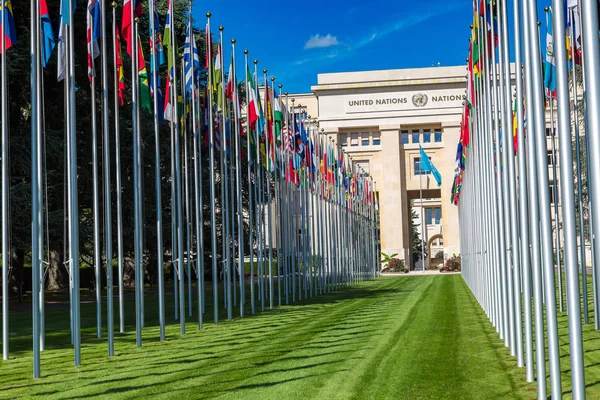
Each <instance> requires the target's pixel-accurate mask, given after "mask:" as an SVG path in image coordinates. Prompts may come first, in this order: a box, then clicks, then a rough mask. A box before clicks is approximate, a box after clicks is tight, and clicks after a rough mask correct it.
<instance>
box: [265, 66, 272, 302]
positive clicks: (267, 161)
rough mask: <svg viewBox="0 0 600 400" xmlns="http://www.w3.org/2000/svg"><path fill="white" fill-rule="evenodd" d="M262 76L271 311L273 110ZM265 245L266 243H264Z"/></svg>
mask: <svg viewBox="0 0 600 400" xmlns="http://www.w3.org/2000/svg"><path fill="white" fill-rule="evenodd" d="M263 74H264V81H265V104H266V107H267V112H268V113H269V115H268V117H267V126H266V128H265V165H266V166H267V168H266V170H265V186H266V189H267V204H266V205H265V206H264V207H263V209H264V210H265V211H266V213H267V224H268V226H269V230H268V232H267V231H266V230H265V239H266V234H268V235H269V236H268V237H269V243H268V246H269V262H268V266H269V275H268V276H269V308H270V309H273V307H274V299H273V297H274V288H273V225H272V221H271V219H272V218H271V214H272V212H271V176H272V172H271V168H273V160H271V159H270V156H269V155H270V145H271V144H270V143H269V139H270V137H271V136H272V135H273V132H272V126H271V127H269V124H268V121H269V120H271V121H273V112H272V111H273V110H272V105H270V103H268V102H267V101H266V99H267V96H268V91H269V81H268V79H267V70H266V69H264V70H263ZM265 244H266V243H265ZM265 253H266V249H265Z"/></svg>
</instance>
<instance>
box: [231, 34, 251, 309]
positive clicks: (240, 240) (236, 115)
mask: <svg viewBox="0 0 600 400" xmlns="http://www.w3.org/2000/svg"><path fill="white" fill-rule="evenodd" d="M235 43H236V41H235V39H232V40H231V54H232V56H231V57H232V64H233V68H232V73H233V77H232V78H230V79H231V80H232V82H233V85H234V88H233V103H234V104H233V108H234V111H233V112H234V124H235V154H236V157H235V169H236V174H237V176H236V191H237V214H238V215H237V217H238V239H237V240H238V272H239V274H240V317H241V318H243V317H244V305H245V303H246V287H245V280H244V274H245V268H244V215H243V210H242V165H241V158H242V148H241V146H242V144H241V140H242V137H241V132H240V108H239V107H240V103H239V101H240V100H239V96H238V83H237V74H236V64H235ZM247 134H248V137H249V136H250V130H248V132H247ZM248 151H250V146H248ZM248 178H250V175H249V174H248Z"/></svg>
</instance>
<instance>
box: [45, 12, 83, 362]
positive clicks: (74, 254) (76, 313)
mask: <svg viewBox="0 0 600 400" xmlns="http://www.w3.org/2000/svg"><path fill="white" fill-rule="evenodd" d="M36 4H37V3H36ZM68 10H69V16H70V24H69V50H68V58H69V62H68V64H69V83H70V88H69V112H70V121H69V123H70V128H71V131H70V132H69V146H70V149H71V160H70V164H69V182H70V187H71V192H70V193H69V197H70V201H71V205H70V207H71V210H70V211H71V212H70V220H69V223H70V224H69V225H70V227H69V243H70V250H71V268H72V280H73V304H72V313H73V328H74V331H75V332H74V334H73V345H74V348H75V366H79V365H80V364H81V325H80V301H79V298H80V287H79V205H78V191H77V129H76V122H77V115H76V107H77V99H76V98H75V30H74V29H73V20H72V17H73V11H74V9H73V3H72V2H71V1H69V7H68ZM36 21H37V20H36ZM36 30H37V25H36ZM36 37H37V36H36Z"/></svg>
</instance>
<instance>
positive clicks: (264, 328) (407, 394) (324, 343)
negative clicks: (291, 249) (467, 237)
mask: <svg viewBox="0 0 600 400" xmlns="http://www.w3.org/2000/svg"><path fill="white" fill-rule="evenodd" d="M170 297H171V296H169V299H170ZM131 300H133V299H132V298H131ZM131 300H130V301H129V302H128V312H129V313H128V322H131V323H133V322H134V320H133V318H132V317H133V315H132V304H131V303H132V301H131ZM167 307H168V308H167V311H168V321H169V326H168V327H167V341H165V342H163V343H161V342H159V341H158V340H157V337H158V329H157V328H156V326H155V325H156V320H155V319H152V318H150V317H149V318H148V320H147V328H145V329H144V333H143V335H144V344H143V347H142V348H141V349H136V347H135V332H134V330H133V327H132V326H130V325H128V333H126V334H123V335H120V334H117V336H116V348H115V351H116V355H115V357H112V358H109V357H107V356H106V343H105V338H103V339H100V340H99V339H96V338H95V337H94V336H95V335H94V331H95V328H94V324H95V306H94V304H93V303H91V304H84V305H83V306H82V325H83V326H84V328H85V331H84V333H83V343H84V345H83V348H82V361H83V365H82V366H81V367H78V368H75V367H73V352H72V350H71V349H70V348H69V347H68V340H69V338H68V332H67V331H66V328H67V325H68V314H67V312H66V309H65V308H64V307H63V306H50V307H49V310H48V314H49V315H48V322H47V327H48V340H47V343H48V347H49V348H48V350H46V351H45V352H43V353H42V376H43V378H42V379H39V380H34V379H31V378H30V377H31V374H32V366H31V351H30V348H31V336H28V335H30V334H31V332H30V330H29V329H28V328H23V327H29V326H30V314H29V313H28V312H26V311H25V312H13V313H12V314H11V321H12V329H11V359H10V360H9V361H0V398H10V399H14V398H19V397H31V396H43V398H45V399H46V398H70V399H81V398H86V397H94V396H100V397H109V396H110V398H131V397H152V398H177V399H180V398H208V397H221V398H228V399H240V398H249V399H255V398H259V399H302V398H318V399H348V398H354V399H371V398H373V399H377V398H381V399H384V398H385V399H483V398H485V399H505V398H517V399H519V398H523V399H529V398H536V386H535V384H528V383H526V382H525V372H524V370H523V369H521V370H520V369H517V368H516V363H515V360H514V359H513V358H512V357H510V355H509V352H508V350H507V349H506V348H504V346H503V344H502V343H501V342H500V340H499V339H498V337H497V334H496V332H495V331H494V329H493V328H492V327H491V325H490V324H489V322H488V320H487V318H486V317H485V315H484V314H483V312H482V311H481V309H480V307H479V305H478V304H477V302H476V301H475V299H474V298H473V296H472V295H471V294H470V292H469V291H468V289H467V287H466V285H465V284H464V283H463V281H462V278H461V277H460V276H458V275H452V276H450V275H446V276H425V277H396V278H380V279H378V280H376V281H372V282H366V283H363V284H361V285H358V286H356V287H354V288H349V289H344V290H341V291H339V292H335V293H330V294H328V295H324V296H321V297H318V298H313V299H309V300H306V301H304V302H301V303H297V304H295V305H291V306H284V307H282V308H279V309H276V310H273V311H268V312H265V313H262V314H261V313H259V314H258V315H255V316H250V317H247V318H244V319H239V318H237V319H236V320H235V321H234V322H233V323H228V322H223V323H222V324H221V325H219V326H214V325H213V324H212V323H211V322H209V321H208V319H209V318H210V316H212V308H211V307H210V305H208V307H207V310H206V319H207V321H205V329H204V330H203V331H198V329H197V323H196V322H195V321H190V322H189V323H188V324H187V331H188V333H187V334H186V335H185V336H184V337H180V335H179V324H178V323H176V322H174V321H173V319H172V316H171V313H172V303H168V306H167ZM146 311H147V313H148V314H155V302H154V300H153V298H152V297H151V296H148V298H147V303H146ZM237 314H238V312H237V309H236V313H235V315H237ZM194 315H195V314H194ZM561 324H562V326H566V325H565V324H566V320H565V318H564V317H562V316H561ZM117 326H118V325H117ZM591 328H592V327H591V326H588V327H586V329H585V338H584V339H585V346H586V348H585V350H586V353H585V355H586V365H589V366H591V365H595V367H592V368H588V370H587V373H588V375H587V376H586V383H587V384H588V398H600V371H599V370H600V368H599V367H598V365H599V363H600V334H598V333H597V332H595V331H593V330H592V329H591ZM560 333H561V340H562V341H563V346H562V347H561V350H562V351H563V352H565V354H566V352H568V343H567V341H568V336H566V328H562V329H561V332H560ZM565 354H563V355H565ZM567 360H568V359H567V358H563V365H562V367H563V370H564V371H568V370H569V365H568V364H567ZM563 383H564V391H565V394H566V397H568V396H569V393H568V391H569V387H568V386H567V385H568V375H566V374H565V380H564V382H563Z"/></svg>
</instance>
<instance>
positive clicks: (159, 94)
mask: <svg viewBox="0 0 600 400" xmlns="http://www.w3.org/2000/svg"><path fill="white" fill-rule="evenodd" d="M156 85H157V87H158V90H157V91H156V96H157V98H156V104H162V103H163V95H162V89H161V86H160V75H158V74H156ZM150 96H152V98H154V96H155V90H154V78H153V77H152V78H151V79H150ZM157 111H158V114H157V115H158V121H159V122H164V120H165V113H164V110H163V108H162V107H160V106H159V107H157Z"/></svg>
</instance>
